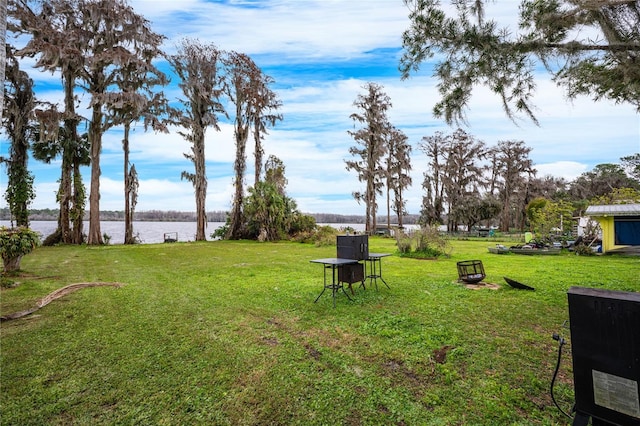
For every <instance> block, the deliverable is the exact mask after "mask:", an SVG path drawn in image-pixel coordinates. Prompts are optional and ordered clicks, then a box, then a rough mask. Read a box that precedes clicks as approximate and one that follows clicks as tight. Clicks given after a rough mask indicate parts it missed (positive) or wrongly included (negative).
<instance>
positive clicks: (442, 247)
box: [396, 226, 451, 258]
mask: <svg viewBox="0 0 640 426" xmlns="http://www.w3.org/2000/svg"><path fill="white" fill-rule="evenodd" d="M396 245H397V247H398V252H399V253H400V255H401V256H406V257H417V258H429V257H439V256H449V254H450V252H451V246H450V244H449V241H447V240H446V239H445V238H444V237H443V236H442V235H440V233H439V232H438V230H437V229H436V228H432V227H428V226H427V227H422V228H420V230H418V231H413V232H412V233H410V234H405V233H404V232H398V233H396Z"/></svg>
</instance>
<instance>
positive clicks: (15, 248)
mask: <svg viewBox="0 0 640 426" xmlns="http://www.w3.org/2000/svg"><path fill="white" fill-rule="evenodd" d="M39 243H40V238H39V236H38V234H37V233H36V232H35V231H32V230H31V229H29V228H27V227H24V226H21V227H18V228H7V227H6V226H2V227H0V255H2V261H3V264H4V272H7V273H8V272H16V271H19V270H20V260H21V259H22V256H24V255H25V254H29V253H31V251H32V250H33V249H34V248H35V247H36V246H37V245H38V244H39Z"/></svg>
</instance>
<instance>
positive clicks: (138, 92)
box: [109, 46, 169, 244]
mask: <svg viewBox="0 0 640 426" xmlns="http://www.w3.org/2000/svg"><path fill="white" fill-rule="evenodd" d="M145 53H146V54H147V55H150V56H151V57H152V58H153V57H156V56H159V54H160V51H159V50H158V48H157V46H156V48H155V49H149V50H148V51H147V52H145ZM167 83H168V79H167V77H166V76H165V74H164V73H163V72H161V71H160V70H158V69H157V68H156V67H154V66H153V65H150V67H149V68H148V69H143V68H139V67H138V66H137V64H126V65H124V66H123V67H122V71H121V76H120V77H119V78H118V79H117V80H116V84H117V86H118V89H119V92H114V93H113V94H111V99H110V101H109V112H110V114H111V118H112V120H113V121H114V123H116V124H122V125H123V127H124V135H123V138H122V151H123V153H124V161H123V164H124V170H123V176H124V200H125V203H124V244H133V243H135V241H136V240H135V238H134V235H133V216H134V212H135V206H136V203H137V196H138V194H137V189H138V186H139V183H138V174H137V172H136V169H135V166H134V165H133V164H131V162H130V161H129V152H130V148H129V144H130V142H129V134H130V132H131V127H132V126H133V125H134V124H135V122H136V121H137V120H139V119H142V121H143V125H144V129H145V130H147V129H148V128H149V127H151V128H153V130H155V131H161V132H165V133H167V132H168V129H167V123H166V119H168V117H167V114H169V106H168V101H167V99H166V98H165V97H164V94H163V93H155V92H154V88H155V87H156V86H164V85H166V84H167ZM163 116H164V119H162V117H163Z"/></svg>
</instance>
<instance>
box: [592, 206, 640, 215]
mask: <svg viewBox="0 0 640 426" xmlns="http://www.w3.org/2000/svg"><path fill="white" fill-rule="evenodd" d="M585 215H587V216H605V215H607V216H640V204H608V205H603V206H589V207H587V211H586V212H585Z"/></svg>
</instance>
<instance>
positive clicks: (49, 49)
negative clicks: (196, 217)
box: [12, 0, 163, 244]
mask: <svg viewBox="0 0 640 426" xmlns="http://www.w3.org/2000/svg"><path fill="white" fill-rule="evenodd" d="M29 3H33V4H36V5H39V7H40V10H39V12H38V13H34V12H33V11H32V10H31V9H30V8H29ZM12 4H14V5H15V10H16V15H15V16H16V19H17V20H18V24H17V25H16V27H17V28H20V29H21V30H22V31H23V32H31V33H32V35H33V37H32V39H31V41H30V43H29V44H28V45H27V47H26V48H25V51H24V52H23V53H24V54H25V55H27V54H28V55H32V56H37V55H39V56H40V57H39V61H38V66H41V67H43V68H45V69H48V70H51V71H54V70H56V69H61V71H62V75H63V78H64V81H65V103H67V102H71V101H73V95H72V93H73V88H74V87H75V84H76V81H77V82H79V84H80V85H81V87H82V88H83V89H84V90H85V91H86V92H87V93H88V94H89V96H90V98H91V99H90V102H89V108H90V109H91V118H90V120H89V132H88V135H89V143H90V151H89V156H90V160H91V189H90V195H89V232H88V236H87V243H88V244H102V243H103V240H102V234H101V232H100V174H101V170H100V154H101V152H102V135H103V134H104V132H106V131H107V130H108V129H109V128H111V127H113V126H114V125H116V124H119V123H118V122H117V121H114V120H113V117H112V116H110V115H109V114H108V113H106V110H108V109H109V108H110V106H111V102H113V101H114V100H115V101H116V102H120V101H122V98H123V97H124V96H126V95H128V94H129V93H126V92H120V95H119V96H118V97H116V98H118V99H114V96H113V92H114V91H115V92H118V90H117V86H116V83H117V81H118V79H119V78H122V75H123V74H122V69H123V68H124V67H126V68H128V69H132V68H135V69H138V70H141V71H140V72H138V73H136V75H137V76H145V77H146V76H147V75H148V74H153V73H154V72H155V71H154V68H153V66H152V60H153V59H154V58H156V57H157V56H158V55H159V54H160V51H159V46H160V44H161V43H162V40H163V37H162V36H160V35H158V34H156V33H154V32H153V31H152V30H151V28H150V25H149V22H148V21H147V20H145V19H144V18H143V17H141V16H140V15H138V14H136V13H135V11H134V10H133V9H132V8H131V7H130V6H129V5H128V4H127V2H126V0H50V1H47V2H38V1H29V0H12ZM131 75H132V74H131V73H130V72H129V73H128V76H131ZM69 93H71V95H69ZM65 107H66V108H65V116H66V117H65V120H71V121H73V120H76V117H75V115H74V114H72V113H70V111H69V109H70V106H69V105H67V104H66V105H65ZM70 130H71V131H70V132H69V136H70V137H73V136H72V133H73V131H72V129H70Z"/></svg>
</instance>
